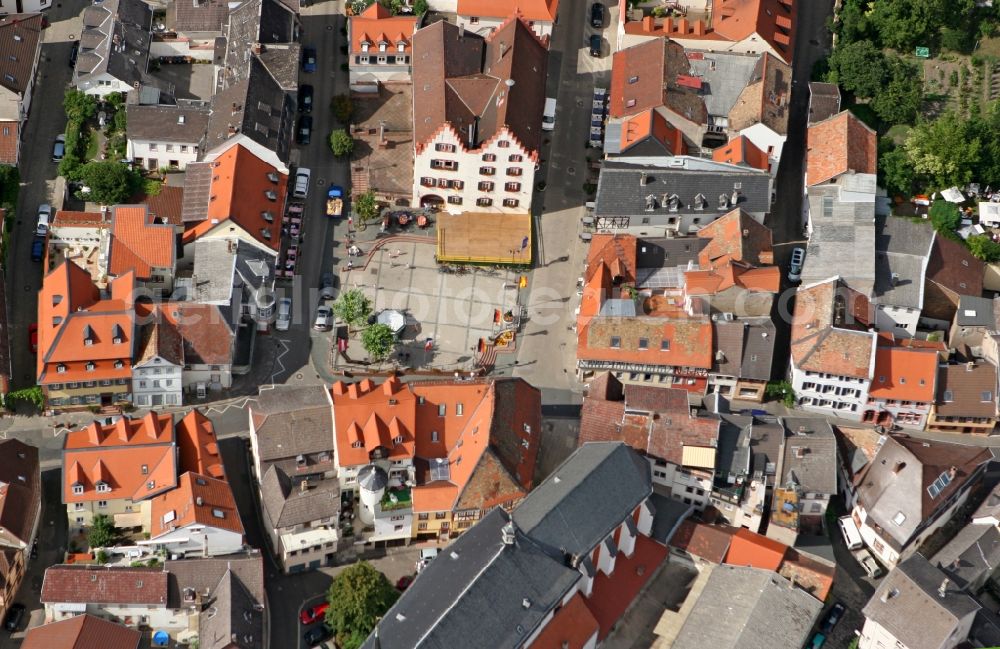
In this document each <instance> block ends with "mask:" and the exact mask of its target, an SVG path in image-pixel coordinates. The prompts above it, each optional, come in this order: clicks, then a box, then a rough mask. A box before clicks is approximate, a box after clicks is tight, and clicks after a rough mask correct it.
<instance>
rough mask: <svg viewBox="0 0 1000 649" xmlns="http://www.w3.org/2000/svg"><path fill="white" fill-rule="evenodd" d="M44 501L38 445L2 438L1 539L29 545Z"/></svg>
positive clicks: (0, 460)
mask: <svg viewBox="0 0 1000 649" xmlns="http://www.w3.org/2000/svg"><path fill="white" fill-rule="evenodd" d="M41 503H42V484H41V474H40V473H39V465H38V448H37V447H35V446H30V445H28V444H25V443H24V442H22V441H20V440H17V439H7V440H2V441H0V540H2V541H3V542H4V544H6V545H10V546H18V545H21V546H25V547H26V546H27V544H28V542H29V541H30V540H31V534H32V532H33V531H34V525H35V520H36V519H37V517H38V515H39V512H40V510H41Z"/></svg>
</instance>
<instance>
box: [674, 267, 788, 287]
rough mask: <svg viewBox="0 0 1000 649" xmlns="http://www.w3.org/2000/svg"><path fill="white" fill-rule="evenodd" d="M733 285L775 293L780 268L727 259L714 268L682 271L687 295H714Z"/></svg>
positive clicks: (778, 285) (779, 277) (779, 279)
mask: <svg viewBox="0 0 1000 649" xmlns="http://www.w3.org/2000/svg"><path fill="white" fill-rule="evenodd" d="M733 287H737V288H740V289H743V290H745V291H749V292H751V293H777V292H778V291H780V290H781V269H780V268H778V267H777V266H767V267H765V268H751V267H749V266H748V265H746V264H743V263H740V262H734V261H729V262H725V263H723V264H720V265H718V266H716V267H715V268H710V269H707V270H691V271H687V272H685V273H684V291H685V292H686V293H687V294H688V295H716V294H718V293H721V292H723V291H725V290H727V289H730V288H733Z"/></svg>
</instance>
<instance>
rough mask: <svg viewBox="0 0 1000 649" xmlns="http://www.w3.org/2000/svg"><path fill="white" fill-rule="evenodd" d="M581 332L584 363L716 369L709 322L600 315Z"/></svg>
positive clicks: (579, 344) (580, 355)
mask: <svg viewBox="0 0 1000 649" xmlns="http://www.w3.org/2000/svg"><path fill="white" fill-rule="evenodd" d="M580 316H581V317H583V316H584V314H583V312H582V310H581V313H580ZM578 329H579V333H578V335H577V358H578V359H580V360H601V361H620V362H626V363H649V364H655V365H672V366H679V367H694V368H702V369H708V368H710V367H711V366H712V323H711V322H710V321H709V320H707V319H704V320H703V319H698V320H688V319H671V318H661V317H653V316H639V317H620V316H596V317H592V318H591V319H590V320H589V322H584V323H583V324H582V326H580V325H579V324H578ZM613 339H616V340H613ZM643 341H645V345H643ZM616 343H617V344H616Z"/></svg>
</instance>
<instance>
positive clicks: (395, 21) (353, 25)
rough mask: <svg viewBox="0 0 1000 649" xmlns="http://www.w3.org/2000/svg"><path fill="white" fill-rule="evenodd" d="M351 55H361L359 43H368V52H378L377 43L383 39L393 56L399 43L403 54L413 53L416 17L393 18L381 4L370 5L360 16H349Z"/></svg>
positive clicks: (362, 51) (396, 52) (397, 51)
mask: <svg viewBox="0 0 1000 649" xmlns="http://www.w3.org/2000/svg"><path fill="white" fill-rule="evenodd" d="M348 20H349V21H350V30H351V53H352V54H362V53H364V50H363V49H362V48H361V43H362V42H364V41H368V43H369V45H368V52H370V53H376V52H378V51H379V41H380V40H381V39H382V38H385V40H386V41H387V44H386V49H387V50H388V52H391V53H393V54H398V53H399V49H398V46H399V43H400V42H402V43H403V52H404V53H405V54H407V55H411V54H412V53H413V42H412V40H411V39H412V38H413V32H415V31H416V29H417V17H416V16H393V15H392V14H391V13H389V10H388V9H386V8H385V7H384V6H382V4H381V3H378V2H375V3H372V5H371V6H370V7H368V8H367V9H365V10H364V11H362V12H361V14H360V15H357V16H351V17H350V18H349V19H348Z"/></svg>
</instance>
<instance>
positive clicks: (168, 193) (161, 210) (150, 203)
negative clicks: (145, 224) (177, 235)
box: [129, 185, 204, 227]
mask: <svg viewBox="0 0 1000 649" xmlns="http://www.w3.org/2000/svg"><path fill="white" fill-rule="evenodd" d="M129 203H132V204H135V205H145V206H146V209H147V210H149V215H150V216H151V217H153V222H154V223H169V224H170V225H173V226H175V227H179V226H182V225H184V221H183V219H182V218H181V214H182V211H183V205H184V188H183V187H174V186H172V185H161V186H160V193H159V194H156V195H155V196H151V195H148V194H146V193H145V192H143V191H140V192H138V193H137V194H135V195H134V196H132V198H130V199H129ZM202 218H204V215H202Z"/></svg>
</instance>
